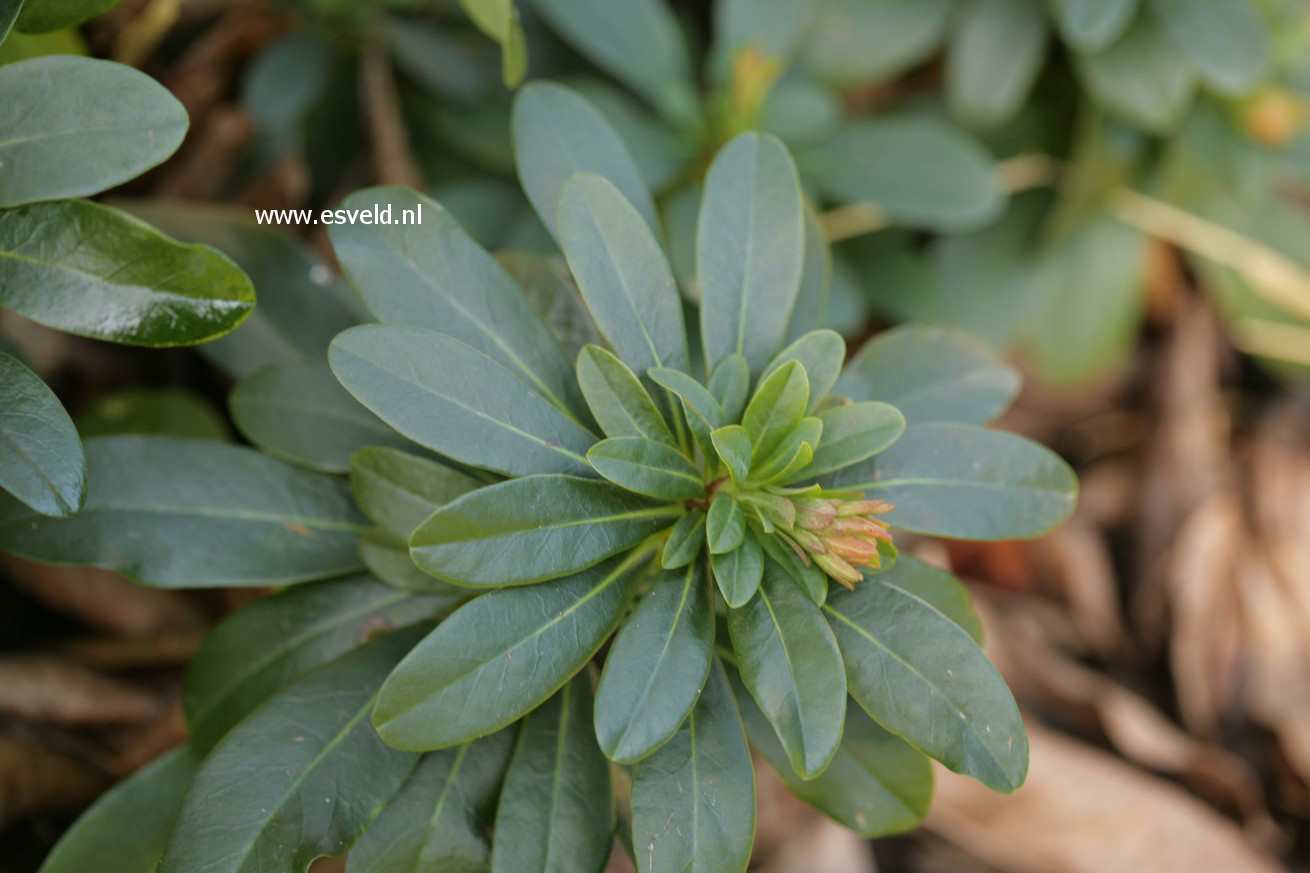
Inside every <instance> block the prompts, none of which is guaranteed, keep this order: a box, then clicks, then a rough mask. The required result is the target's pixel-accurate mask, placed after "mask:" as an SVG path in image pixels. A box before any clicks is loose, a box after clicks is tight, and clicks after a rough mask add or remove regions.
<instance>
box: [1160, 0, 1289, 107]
mask: <svg viewBox="0 0 1310 873" xmlns="http://www.w3.org/2000/svg"><path fill="white" fill-rule="evenodd" d="M1151 8H1152V9H1153V10H1155V12H1156V14H1158V15H1159V17H1160V22H1161V24H1163V25H1164V28H1165V30H1167V31H1168V32H1169V35H1170V36H1172V37H1173V39H1174V42H1176V43H1177V44H1178V46H1179V48H1181V49H1182V50H1183V52H1184V53H1185V54H1186V55H1187V58H1188V60H1190V61H1191V62H1192V63H1193V64H1195V65H1196V68H1197V69H1198V70H1200V72H1201V76H1202V77H1204V78H1205V80H1206V82H1208V83H1209V84H1210V85H1211V86H1213V87H1214V88H1215V90H1217V91H1219V92H1221V93H1224V94H1231V95H1234V96H1237V95H1241V94H1243V93H1245V92H1246V91H1248V90H1249V89H1250V88H1251V87H1252V86H1254V85H1256V84H1258V83H1259V82H1260V80H1261V79H1262V78H1264V77H1265V75H1266V74H1267V73H1268V71H1269V64H1270V61H1271V60H1272V48H1273V47H1272V45H1271V40H1270V38H1269V37H1270V34H1269V30H1268V28H1267V27H1266V25H1265V22H1264V20H1263V18H1262V17H1261V14H1260V8H1259V7H1258V6H1257V5H1256V4H1254V3H1252V2H1250V0H1210V2H1208V3H1194V2H1187V0H1151Z"/></svg>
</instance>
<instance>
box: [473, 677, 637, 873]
mask: <svg viewBox="0 0 1310 873" xmlns="http://www.w3.org/2000/svg"><path fill="white" fill-rule="evenodd" d="M591 706H592V702H591V679H590V678H589V677H588V676H587V674H586V673H585V672H584V673H579V674H578V675H577V676H575V677H573V680H572V681H571V682H569V683H568V684H567V685H565V686H564V687H563V688H561V689H560V691H559V693H558V694H556V695H555V696H554V697H552V698H551V699H550V700H548V701H546V703H544V704H543V705H541V706H540V707H538V708H537V709H535V710H534V711H533V712H531V713H530V714H529V715H528V717H527V718H525V719H524V720H523V728H522V729H521V730H520V731H519V740H518V745H517V746H515V748H514V757H513V759H512V760H511V761H510V765H509V772H508V773H507V774H506V776H505V787H504V789H503V790H502V791H501V794H500V805H499V807H498V808H497V809H496V831H495V841H494V843H493V849H492V857H491V870H492V873H562V871H565V870H569V871H577V873H600V871H601V869H602V868H604V866H605V862H606V861H607V860H608V859H609V854H610V843H611V834H612V833H613V832H614V795H613V791H612V790H611V787H610V768H609V763H608V762H607V761H606V760H605V756H604V755H602V754H601V751H600V749H599V748H598V747H597V746H596V734H595V732H594V731H593V730H592V728H591Z"/></svg>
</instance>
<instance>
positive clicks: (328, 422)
mask: <svg viewBox="0 0 1310 873" xmlns="http://www.w3.org/2000/svg"><path fill="white" fill-rule="evenodd" d="M228 409H229V410H230V411H231V413H232V421H233V422H234V423H235V424H236V426H237V430H239V431H241V435H242V436H244V437H245V438H246V439H248V440H249V441H250V442H252V443H254V444H255V445H256V446H258V447H259V448H261V449H263V450H264V451H266V452H268V453H269V454H270V455H272V456H273V457H275V458H280V459H282V460H284V461H287V462H289V463H292V464H296V465H297V466H301V467H307V468H308V469H310V470H320V471H322V472H324V473H345V472H346V471H348V470H349V469H350V456H351V455H352V454H353V453H354V452H355V450H356V449H359V448H362V447H363V446H370V445H376V446H394V447H397V448H404V447H412V446H413V444H412V443H410V442H409V441H408V440H406V439H404V438H402V437H401V436H399V435H398V434H397V433H396V432H395V431H394V430H392V429H391V428H389V427H387V426H386V425H385V424H384V423H382V421H380V420H379V419H378V417H377V416H375V415H374V414H373V413H371V412H369V411H368V410H367V409H365V408H364V407H363V406H360V405H359V403H358V402H356V400H355V398H353V397H351V396H350V394H349V393H348V392H347V391H346V389H344V388H342V387H341V383H340V382H338V381H337V380H336V377H335V376H333V375H332V371H331V370H330V369H328V366H327V364H318V363H308V362H301V361H289V362H286V363H281V364H272V365H271V366H268V367H265V368H264V369H262V370H259V371H257V372H255V373H252V374H251V375H249V376H247V377H246V378H244V379H242V380H241V381H240V382H238V383H237V385H236V387H235V388H233V389H232V393H231V394H230V395H229V396H228Z"/></svg>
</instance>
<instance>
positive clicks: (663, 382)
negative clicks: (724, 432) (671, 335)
mask: <svg viewBox="0 0 1310 873" xmlns="http://www.w3.org/2000/svg"><path fill="white" fill-rule="evenodd" d="M646 375H648V376H650V379H651V381H652V382H654V383H655V384H656V385H659V386H660V387H661V388H665V389H667V390H669V391H672V392H673V393H674V394H676V395H677V396H678V399H679V400H681V401H682V411H683V412H684V413H686V416H687V426H688V427H689V428H691V435H692V436H693V437H695V438H696V444H697V445H698V446H700V448H701V451H702V452H703V453H704V454H705V456H706V458H711V457H713V452H714V445H713V441H712V440H711V439H710V431H713V430H715V429H716V428H719V427H722V426H723V425H724V420H723V410H722V409H721V408H720V407H719V401H717V400H715V399H714V395H713V394H711V393H710V392H709V389H707V388H706V387H705V386H704V385H702V384H701V383H699V382H697V381H696V380H695V379H693V378H692V377H691V376H688V375H687V374H686V373H683V372H681V371H680V370H672V369H669V368H668V367H656V368H654V369H653V370H651V371H650V372H648V373H647V374H646Z"/></svg>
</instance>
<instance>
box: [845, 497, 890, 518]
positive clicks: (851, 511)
mask: <svg viewBox="0 0 1310 873" xmlns="http://www.w3.org/2000/svg"><path fill="white" fill-rule="evenodd" d="M895 508H896V507H894V506H892V504H890V503H888V502H887V501H886V500H851V501H847V502H845V503H842V504H841V505H840V506H838V507H837V514H838V515H840V516H843V517H844V516H849V515H881V514H882V513H884V512H891V511H892V510H893V509H895Z"/></svg>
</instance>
